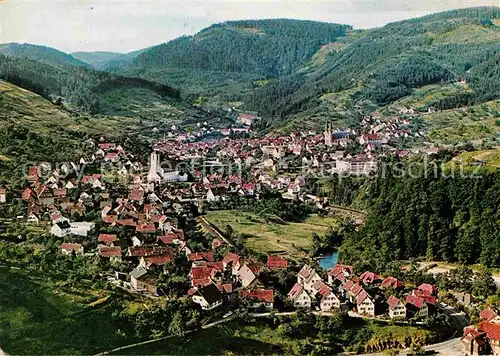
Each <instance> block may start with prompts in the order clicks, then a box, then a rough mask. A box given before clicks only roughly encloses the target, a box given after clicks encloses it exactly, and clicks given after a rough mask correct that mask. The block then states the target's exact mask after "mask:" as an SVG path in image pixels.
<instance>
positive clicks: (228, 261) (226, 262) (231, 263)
mask: <svg viewBox="0 0 500 356" xmlns="http://www.w3.org/2000/svg"><path fill="white" fill-rule="evenodd" d="M239 261H240V256H238V255H237V254H235V253H232V252H228V253H227V254H226V255H225V256H224V258H223V259H222V265H223V266H224V269H227V268H228V267H230V268H233V269H234V268H235V267H236V264H239Z"/></svg>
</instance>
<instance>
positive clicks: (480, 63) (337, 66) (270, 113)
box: [244, 7, 500, 129]
mask: <svg viewBox="0 0 500 356" xmlns="http://www.w3.org/2000/svg"><path fill="white" fill-rule="evenodd" d="M499 17H500V9H499V8H494V7H489V8H470V9H464V10H456V11H449V12H445V13H440V14H434V15H430V16H426V17H422V18H418V19H412V20H407V21H401V22H397V23H392V24H388V25H386V26H384V27H382V28H376V29H372V30H366V31H353V32H352V33H350V35H349V36H348V37H345V38H341V39H338V40H337V41H336V43H334V44H330V45H328V46H326V47H325V46H323V47H322V48H321V49H320V51H319V52H317V53H316V54H315V55H314V56H313V57H312V60H311V61H310V62H309V63H308V64H307V65H306V66H304V67H303V68H301V69H300V70H298V71H295V72H294V73H292V74H291V75H289V76H286V77H283V78H278V79H276V80H273V81H270V82H269V83H267V85H265V86H262V87H260V88H257V89H255V90H254V91H252V93H251V94H250V95H248V96H247V97H246V98H245V99H244V102H245V108H247V109H249V110H258V111H259V112H260V113H261V114H262V115H263V116H265V117H267V118H268V119H269V120H270V122H271V125H274V126H281V125H283V124H286V125H289V128H290V129H291V128H293V127H298V126H300V125H301V124H302V123H303V122H307V123H308V124H311V123H313V124H314V123H315V122H316V123H318V124H320V125H321V124H324V122H325V121H326V120H333V121H337V122H338V123H339V125H343V124H346V123H348V122H349V121H350V120H356V119H358V120H359V118H360V117H362V116H363V115H366V114H369V113H372V112H376V111H378V110H380V109H381V108H384V107H385V106H387V105H390V104H391V103H394V102H396V101H397V100H400V99H402V98H406V97H411V96H412V95H414V94H415V91H416V90H417V89H418V88H421V87H423V86H426V85H436V86H438V87H441V86H443V85H448V84H450V83H453V82H458V81H461V80H462V79H464V80H465V81H466V82H467V86H468V88H469V90H466V91H464V90H457V91H449V92H448V93H447V94H446V95H443V96H441V97H439V99H435V98H434V99H432V100H429V101H427V102H425V103H422V105H421V107H422V110H427V109H428V108H429V107H433V108H435V109H443V110H446V109H451V108H456V107H461V106H465V105H470V104H476V103H482V102H486V101H488V100H493V99H496V98H499V97H500V73H499V72H498V70H499V69H498V67H499V65H498V64H499V60H500V42H499V40H498V39H499V38H500V37H499V36H500V28H499V27H497V26H495V25H494V24H493V23H494V21H492V20H495V19H498V18H499ZM325 52H326V53H325ZM291 123H293V125H291Z"/></svg>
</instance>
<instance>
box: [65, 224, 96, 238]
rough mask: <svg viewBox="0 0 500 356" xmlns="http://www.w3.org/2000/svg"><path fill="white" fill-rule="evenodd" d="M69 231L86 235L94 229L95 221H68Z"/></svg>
mask: <svg viewBox="0 0 500 356" xmlns="http://www.w3.org/2000/svg"><path fill="white" fill-rule="evenodd" d="M69 225H70V232H71V233H72V234H73V235H78V236H87V235H88V233H89V232H90V231H91V230H93V229H94V227H95V223H93V222H87V221H79V222H70V223H69Z"/></svg>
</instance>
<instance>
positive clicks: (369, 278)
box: [360, 271, 380, 284]
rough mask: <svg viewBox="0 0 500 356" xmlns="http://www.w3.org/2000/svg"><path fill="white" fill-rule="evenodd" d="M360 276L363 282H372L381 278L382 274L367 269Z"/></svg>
mask: <svg viewBox="0 0 500 356" xmlns="http://www.w3.org/2000/svg"><path fill="white" fill-rule="evenodd" d="M360 278H361V280H362V281H363V283H365V284H372V283H374V282H375V281H376V280H379V279H380V276H379V275H378V274H376V273H373V272H368V271H366V272H363V273H362V274H361V276H360Z"/></svg>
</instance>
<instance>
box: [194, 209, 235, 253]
mask: <svg viewBox="0 0 500 356" xmlns="http://www.w3.org/2000/svg"><path fill="white" fill-rule="evenodd" d="M197 220H198V221H199V223H200V224H201V225H202V226H203V227H204V228H205V229H206V230H207V231H208V232H210V233H211V234H213V235H214V236H216V237H218V238H220V239H221V240H222V241H224V242H225V243H226V244H228V245H229V246H234V245H233V243H232V242H231V241H229V240H228V239H226V237H225V236H224V235H223V234H221V233H220V232H219V230H217V228H215V227H214V226H213V225H212V223H211V222H209V221H208V220H207V219H205V218H204V217H203V216H199V217H198V218H197Z"/></svg>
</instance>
